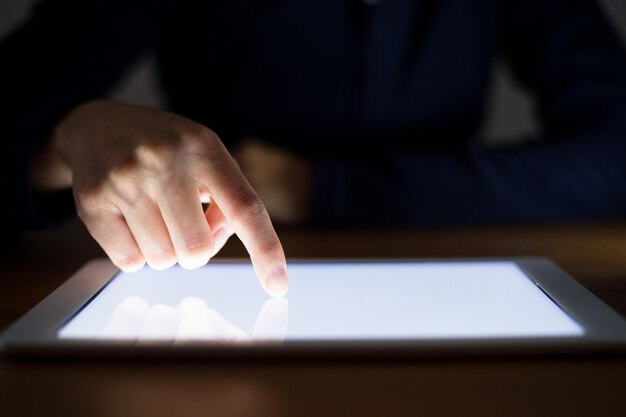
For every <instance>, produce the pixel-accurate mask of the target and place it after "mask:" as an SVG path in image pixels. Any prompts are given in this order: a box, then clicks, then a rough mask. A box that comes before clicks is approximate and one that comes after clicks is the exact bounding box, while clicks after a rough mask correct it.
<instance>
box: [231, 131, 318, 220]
mask: <svg viewBox="0 0 626 417" xmlns="http://www.w3.org/2000/svg"><path fill="white" fill-rule="evenodd" d="M233 156H234V157H235V159H236V160H237V162H238V163H239V166H240V167H241V170H242V171H243V173H244V174H245V176H246V178H247V179H248V181H250V184H252V187H253V188H254V189H255V190H256V192H257V193H258V195H259V197H260V198H261V200H262V201H263V203H264V204H265V207H267V211H268V212H269V214H270V216H271V217H272V219H274V221H276V222H277V223H280V224H284V225H297V224H303V223H306V222H308V221H309V219H310V215H311V166H310V163H309V162H308V161H306V160H304V159H302V158H300V157H298V156H296V155H293V154H291V153H288V152H286V151H284V150H282V149H279V148H276V147H273V146H270V145H268V144H265V143H263V142H262V141H260V140H259V139H257V138H247V139H245V140H244V141H243V142H242V143H241V145H240V146H239V147H238V148H237V149H236V150H235V151H234V152H233Z"/></svg>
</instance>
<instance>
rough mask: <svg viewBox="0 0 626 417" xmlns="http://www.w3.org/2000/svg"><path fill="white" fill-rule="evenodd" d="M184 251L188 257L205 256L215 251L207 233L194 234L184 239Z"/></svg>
mask: <svg viewBox="0 0 626 417" xmlns="http://www.w3.org/2000/svg"><path fill="white" fill-rule="evenodd" d="M182 246H183V247H182V250H183V251H184V253H185V254H186V255H187V256H192V257H195V256H203V255H206V254H207V253H209V252H210V251H211V249H213V247H212V246H213V245H212V244H211V240H210V239H209V236H208V235H207V234H206V233H193V234H189V235H187V236H184V237H183V240H182Z"/></svg>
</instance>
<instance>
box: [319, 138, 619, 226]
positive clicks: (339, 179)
mask: <svg viewBox="0 0 626 417" xmlns="http://www.w3.org/2000/svg"><path fill="white" fill-rule="evenodd" d="M616 134H618V133H615V132H613V133H610V134H609V133H601V132H598V133H597V134H595V136H593V137H588V136H586V135H582V136H581V137H578V138H569V139H567V140H566V139H562V140H552V141H549V142H540V143H536V144H532V145H528V146H524V147H516V148H509V149H486V148H480V147H467V148H463V149H460V148H459V149H456V150H449V151H424V152H419V151H416V152H413V153H403V152H387V153H384V154H382V156H379V157H376V158H375V160H368V161H367V162H363V161H359V160H351V161H346V160H337V159H325V160H320V161H317V162H316V164H315V170H314V178H315V190H314V198H313V200H314V209H313V218H314V222H315V223H317V224H321V225H347V226H348V225H352V226H395V225H398V226H399V225H414V226H419V225H431V224H467V223H494V222H542V221H559V220H560V221H564V220H579V219H593V218H614V217H621V216H626V191H625V190H626V140H623V139H621V138H619V137H616V136H615V135H616Z"/></svg>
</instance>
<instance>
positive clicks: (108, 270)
mask: <svg viewBox="0 0 626 417" xmlns="http://www.w3.org/2000/svg"><path fill="white" fill-rule="evenodd" d="M288 271H289V292H288V293H287V295H286V296H285V297H280V298H273V297H271V296H269V295H268V294H267V293H265V291H263V290H262V288H261V287H260V285H259V284H258V281H257V279H256V277H255V275H254V271H253V269H252V266H251V265H250V263H249V262H243V261H213V262H211V263H209V264H208V265H206V266H204V267H202V268H200V269H196V270H185V269H182V268H180V267H172V268H170V269H168V270H165V271H154V270H151V269H150V268H148V267H145V268H144V269H142V270H140V271H138V272H134V273H123V272H120V271H119V270H117V269H116V268H115V267H114V266H113V265H112V264H111V263H110V262H109V261H108V260H96V261H92V262H90V263H88V264H87V265H85V266H84V267H83V268H82V269H81V270H80V271H78V272H77V273H76V274H75V275H74V276H72V277H71V278H70V279H69V280H68V281H67V282H66V283H65V284H63V285H62V286H61V287H59V288H58V289H57V290H56V291H55V292H54V293H52V294H51V295H50V296H49V297H47V298H46V299H45V300H43V301H42V302H41V303H40V304H39V305H37V306H36V307H35V308H33V309H32V310H31V311H30V312H28V313H27V314H26V315H25V316H24V317H22V318H21V319H20V320H18V321H17V322H16V323H15V324H14V325H13V326H11V327H10V328H9V329H8V330H7V331H6V332H4V334H2V336H1V339H0V343H1V346H2V349H3V350H4V352H5V354H6V355H9V356H10V355H32V354H35V355H40V354H43V355H87V356H93V355H130V356H136V357H149V356H152V355H173V356H176V357H207V356H215V357H225V356H231V357H232V356H234V357H272V358H280V357H294V356H307V357H320V356H344V357H362V356H373V357H381V358H382V357H398V356H406V355H411V356H413V355H414V356H420V355H449V354H463V355H464V354H477V355H481V354H483V355H494V354H511V353H550V352H576V353H580V352H598V351H604V352H606V351H620V352H623V351H625V346H626V322H625V321H624V319H623V318H622V317H621V316H620V315H618V314H617V313H615V312H614V311H613V310H611V309H610V308H609V307H608V306H606V305H605V304H604V303H603V302H602V301H600V300H599V299H598V298H596V297H595V296H594V295H592V294H591V293H590V292H588V291H587V290H586V289H584V288H583V287H582V286H581V285H580V284H578V283H577V282H576V281H575V280H574V279H572V278H571V277H569V276H568V275H567V274H566V273H565V272H563V271H562V270H561V269H560V268H558V267H557V266H556V265H555V264H554V263H552V262H550V261H549V260H546V259H537V258H524V259H503V260H396V261H389V260H387V261H366V260H342V261H330V260H316V261H310V260H309V261H292V262H290V263H289V265H288Z"/></svg>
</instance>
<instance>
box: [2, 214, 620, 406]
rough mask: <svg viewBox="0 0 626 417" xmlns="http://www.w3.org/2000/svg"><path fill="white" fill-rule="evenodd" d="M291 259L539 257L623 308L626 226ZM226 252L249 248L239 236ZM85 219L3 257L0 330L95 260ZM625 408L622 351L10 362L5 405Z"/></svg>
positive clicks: (323, 249) (352, 235)
mask: <svg viewBox="0 0 626 417" xmlns="http://www.w3.org/2000/svg"><path fill="white" fill-rule="evenodd" d="M280 236H281V239H282V241H283V245H284V247H285V250H286V253H287V255H288V256H290V257H304V258H306V257H360V258H368V257H370V258H371V257H376V258H380V257H493V256H504V257H506V256H518V255H539V256H548V257H551V258H552V259H554V260H556V261H557V262H558V263H559V264H561V265H562V266H563V267H564V268H565V269H566V270H567V271H568V272H570V274H571V275H573V276H574V277H575V278H576V279H578V280H579V281H580V282H581V283H582V284H583V285H585V286H586V287H587V288H589V289H590V290H591V291H593V292H594V293H596V295H598V296H599V297H600V298H602V299H603V300H605V301H606V302H607V303H608V304H609V305H611V306H613V307H614V308H615V309H616V310H617V311H619V312H620V313H621V314H622V315H626V223H614V224H588V225H562V226H549V227H539V226H535V227H497V228H494V227H490V228H465V229H447V230H435V229H433V230H413V231H314V232H313V231H297V230H291V231H289V230H286V231H282V232H281V233H280ZM222 255H223V256H228V257H232V256H243V255H245V253H244V252H243V249H242V247H241V245H240V244H239V243H238V241H237V240H236V239H233V240H232V241H231V242H229V244H228V245H227V247H225V248H224V250H223V253H222ZM98 256H102V252H101V251H100V249H99V248H98V247H97V245H96V244H95V243H94V242H93V241H92V240H91V239H90V238H89V236H88V235H87V234H86V233H85V231H84V229H83V228H82V227H81V226H80V225H78V224H74V225H69V226H68V227H65V228H63V229H60V230H56V231H52V232H45V233H38V234H30V235H27V236H25V237H24V239H23V240H22V242H21V243H20V245H19V246H18V248H17V249H16V251H15V253H13V254H11V256H10V258H9V259H8V260H4V261H3V263H2V265H1V266H0V277H1V279H0V330H2V329H4V328H5V327H6V326H7V325H8V324H9V323H10V322H12V321H13V320H15V319H16V318H18V317H19V316H20V315H21V314H23V313H24V312H26V311H27V310H28V309H29V308H31V307H32V306H33V305H35V304H36V303H37V302H38V301H39V300H41V299H42V298H43V297H45V296H46V295H48V294H49V293H50V292H51V291H52V290H53V289H54V288H56V286H58V285H59V284H60V283H62V282H63V281H64V280H65V279H66V278H67V277H68V276H69V275H70V274H71V273H72V272H74V271H75V270H76V269H77V268H78V267H79V266H81V265H82V264H83V263H84V262H85V261H86V260H88V259H91V258H93V257H98ZM41 414H45V415H53V416H56V415H59V416H86V415H89V416H94V417H96V416H141V415H150V416H185V415H190V416H191V415H193V416H212V415H215V416H218V415H219V416H265V415H268V416H269V415H277V416H319V415H341V416H344V415H345V416H352V415H354V416H369V415H372V416H381V415H382V416H384V417H387V416H392V415H411V416H417V415H424V416H447V415H454V416H458V415H480V416H527V415H546V416H547V415H551V416H613V415H615V416H624V415H626V357H582V358H571V357H570V358H560V359H555V358H552V359H547V358H546V359H538V358H534V359H520V358H517V359H509V360H503V359H498V360H486V359H481V360H476V359H473V360H470V359H466V360H459V359H456V360H433V359H430V360H411V361H387V362H385V361H366V362H359V361H351V362H341V361H308V362H305V361H290V362H269V361H266V362H261V363H258V362H223V363H219V362H216V361H205V362H198V361H195V362H191V361H190V362H182V363H181V362H172V361H165V362H140V363H136V362H131V361H120V360H118V361H112V360H110V361H93V362H89V361H80V362H72V361H20V362H7V361H6V360H2V361H1V362H0V415H2V416H13V415H16V416H17V415H19V416H28V415H41Z"/></svg>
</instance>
